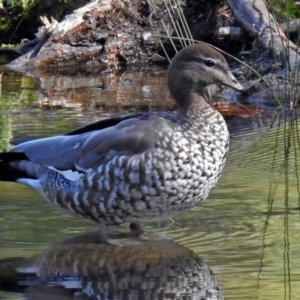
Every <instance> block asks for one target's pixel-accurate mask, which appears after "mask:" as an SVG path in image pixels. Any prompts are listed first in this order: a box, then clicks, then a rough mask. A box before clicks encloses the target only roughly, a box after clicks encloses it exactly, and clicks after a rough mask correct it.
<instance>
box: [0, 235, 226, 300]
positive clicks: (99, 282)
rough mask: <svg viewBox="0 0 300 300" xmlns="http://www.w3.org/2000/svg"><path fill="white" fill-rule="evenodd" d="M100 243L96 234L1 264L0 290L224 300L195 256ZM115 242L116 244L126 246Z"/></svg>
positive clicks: (32, 295) (162, 243) (174, 247)
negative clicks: (33, 255) (32, 255)
mask: <svg viewBox="0 0 300 300" xmlns="http://www.w3.org/2000/svg"><path fill="white" fill-rule="evenodd" d="M125 239H126V241H127V246H125V247H119V246H113V245H108V244H101V243H99V241H98V240H99V233H85V234H84V235H81V236H76V237H75V238H72V239H69V240H66V241H64V242H63V243H60V244H56V245H53V246H51V247H50V248H49V249H48V250H47V251H45V252H43V253H42V254H40V255H37V256H35V257H31V258H28V259H24V258H21V259H7V260H5V259H3V260H0V290H4V291H6V292H10V291H11V292H18V294H19V295H22V296H21V297H20V298H23V299H24V298H25V299H28V300H29V299H58V298H59V299H130V300H135V299H145V300H146V299H149V300H153V299H199V300H200V299H203V300H204V299H214V300H221V299H223V296H222V292H221V291H220V288H219V285H218V282H217V280H216V277H215V276H214V275H213V273H212V271H211V270H210V268H209V266H208V265H207V264H206V263H205V262H204V260H203V259H202V258H200V257H199V256H198V255H196V254H195V253H193V251H191V250H189V249H187V248H184V247H182V246H180V245H179V244H177V243H174V242H173V241H171V240H168V239H163V238H161V237H159V238H154V237H153V238H152V239H148V240H147V241H142V240H134V239H132V240H131V241H130V242H129V243H128V241H129V239H128V238H126V237H125ZM125 239H124V236H119V237H118V241H124V240H125Z"/></svg>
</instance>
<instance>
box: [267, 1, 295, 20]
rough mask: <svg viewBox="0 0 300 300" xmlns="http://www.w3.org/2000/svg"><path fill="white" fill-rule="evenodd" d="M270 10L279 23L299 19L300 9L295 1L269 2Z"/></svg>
mask: <svg viewBox="0 0 300 300" xmlns="http://www.w3.org/2000/svg"><path fill="white" fill-rule="evenodd" d="M267 4H268V9H269V10H270V12H271V13H272V14H274V17H275V18H276V19H277V21H278V22H284V21H286V19H289V18H299V17H300V9H299V8H298V7H297V5H296V4H295V1H294V0H284V1H282V0H267Z"/></svg>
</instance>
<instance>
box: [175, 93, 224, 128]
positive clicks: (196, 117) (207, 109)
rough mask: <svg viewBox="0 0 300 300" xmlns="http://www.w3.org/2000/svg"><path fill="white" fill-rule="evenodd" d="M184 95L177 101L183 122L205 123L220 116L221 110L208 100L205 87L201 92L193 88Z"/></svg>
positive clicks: (179, 114) (179, 115)
mask: <svg viewBox="0 0 300 300" xmlns="http://www.w3.org/2000/svg"><path fill="white" fill-rule="evenodd" d="M182 97H184V99H182ZM182 97H181V99H180V100H181V101H180V102H177V103H178V117H179V119H180V120H181V121H182V122H183V123H189V124H190V125H192V124H197V123H198V124H203V125H205V124H207V123H210V122H213V118H215V117H216V116H218V117H219V116H220V114H219V112H218V111H217V110H216V109H215V108H214V107H213V106H212V105H211V104H209V103H208V102H207V100H206V96H205V91H204V89H203V90H202V91H201V93H199V91H197V92H196V91H193V90H191V91H189V93H187V94H185V95H184V96H183V95H182Z"/></svg>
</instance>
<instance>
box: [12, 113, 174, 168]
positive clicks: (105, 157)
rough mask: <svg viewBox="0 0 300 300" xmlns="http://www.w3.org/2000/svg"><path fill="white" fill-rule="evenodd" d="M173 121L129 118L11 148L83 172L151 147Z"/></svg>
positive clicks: (33, 159)
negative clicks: (105, 126)
mask: <svg viewBox="0 0 300 300" xmlns="http://www.w3.org/2000/svg"><path fill="white" fill-rule="evenodd" d="M172 126H173V122H172V121H170V120H166V119H164V118H162V117H159V116H150V117H149V118H148V119H146V120H144V119H143V120H142V119H138V118H132V119H128V120H125V121H122V122H120V123H119V124H117V125H115V126H111V127H108V128H105V129H102V130H98V131H91V132H86V133H82V134H78V135H71V136H54V137H49V138H43V139H38V140H33V141H29V142H25V143H22V144H19V145H17V146H16V147H14V148H13V149H12V151H15V152H23V153H25V154H26V156H27V157H28V158H29V159H30V160H31V161H34V162H37V163H39V164H41V165H44V166H48V167H50V166H51V167H54V168H56V169H58V170H61V171H63V170H70V169H71V170H80V171H85V170H88V169H90V168H93V167H95V166H98V165H100V164H103V163H105V162H107V161H109V160H111V159H112V158H114V157H115V156H120V155H134V154H138V153H142V152H143V151H146V150H149V149H153V148H155V145H156V141H157V140H158V139H159V136H160V132H168V131H169V130H170V129H171V127H172Z"/></svg>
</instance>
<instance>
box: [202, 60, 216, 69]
mask: <svg viewBox="0 0 300 300" xmlns="http://www.w3.org/2000/svg"><path fill="white" fill-rule="evenodd" d="M204 63H205V65H206V66H207V67H213V66H214V65H215V62H214V61H213V60H212V59H207V60H205V61H204Z"/></svg>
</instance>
